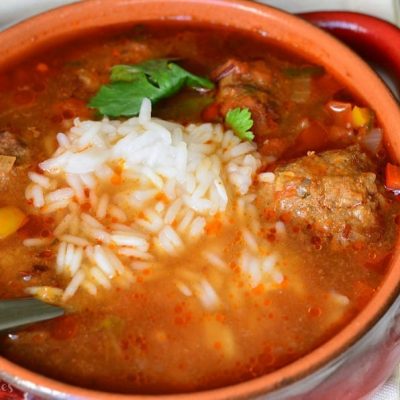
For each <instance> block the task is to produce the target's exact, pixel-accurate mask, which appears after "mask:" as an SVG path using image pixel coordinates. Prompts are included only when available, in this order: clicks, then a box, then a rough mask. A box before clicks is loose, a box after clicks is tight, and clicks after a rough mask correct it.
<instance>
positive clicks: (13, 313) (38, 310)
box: [0, 298, 64, 332]
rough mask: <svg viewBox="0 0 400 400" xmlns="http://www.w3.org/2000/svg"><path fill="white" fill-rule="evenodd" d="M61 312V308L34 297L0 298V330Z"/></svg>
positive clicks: (50, 316)
mask: <svg viewBox="0 0 400 400" xmlns="http://www.w3.org/2000/svg"><path fill="white" fill-rule="evenodd" d="M63 314H64V309H63V308H61V307H57V306H53V305H51V304H47V303H45V302H43V301H41V300H38V299H35V298H23V299H13V300H0V332H5V331H10V330H13V329H16V328H21V327H23V326H25V325H29V324H33V323H35V322H40V321H46V320H48V319H52V318H56V317H60V316H61V315H63Z"/></svg>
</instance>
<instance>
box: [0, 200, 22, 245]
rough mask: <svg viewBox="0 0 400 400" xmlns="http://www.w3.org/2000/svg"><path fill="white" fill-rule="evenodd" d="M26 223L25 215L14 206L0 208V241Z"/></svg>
mask: <svg viewBox="0 0 400 400" xmlns="http://www.w3.org/2000/svg"><path fill="white" fill-rule="evenodd" d="M25 222H26V215H25V214H24V213H23V212H22V211H21V210H20V209H19V208H18V207H14V206H7V207H1V208H0V239H4V238H6V237H7V236H10V235H12V234H13V233H15V232H16V231H17V230H18V229H19V228H21V226H22V225H24V223H25Z"/></svg>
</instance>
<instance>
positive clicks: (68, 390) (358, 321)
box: [0, 0, 400, 400]
mask: <svg viewBox="0 0 400 400" xmlns="http://www.w3.org/2000/svg"><path fill="white" fill-rule="evenodd" d="M162 3H169V4H175V5H179V6H180V7H182V9H183V8H185V7H186V8H187V9H192V12H193V10H194V9H196V10H199V9H201V7H205V6H207V7H209V6H212V7H215V9H216V10H217V9H218V8H220V9H221V10H222V9H224V10H225V11H227V12H228V11H229V12H233V10H236V11H235V12H239V13H240V14H241V16H242V18H248V17H249V16H251V15H253V16H258V17H259V18H265V22H266V23H267V21H275V22H276V21H278V24H281V25H282V27H283V26H289V24H290V25H293V26H296V28H297V29H298V30H299V31H301V35H305V34H306V33H307V35H313V36H315V37H318V39H319V41H320V42H321V43H323V44H324V45H326V46H327V47H329V48H330V49H331V51H332V50H334V51H335V52H337V53H340V54H341V55H342V56H343V55H344V56H345V57H347V58H348V59H349V60H350V61H351V63H352V65H354V67H355V68H357V70H360V71H362V73H363V75H364V76H365V78H367V79H368V82H369V85H370V87H371V88H372V89H374V90H375V92H374V93H375V94H376V93H378V94H379V95H380V96H381V98H382V99H383V100H384V101H385V102H386V108H385V109H383V106H382V109H380V114H381V115H384V116H385V117H388V121H389V122H387V121H386V119H385V120H381V121H380V122H381V125H382V126H384V127H387V126H390V125H392V126H394V123H393V122H396V123H397V125H398V126H400V110H399V109H398V106H397V103H396V101H395V100H394V98H393V96H392V95H391V94H390V92H389V90H388V89H387V88H386V87H385V85H384V84H383V83H382V81H381V80H380V79H379V78H378V77H377V76H376V74H375V73H374V72H373V71H372V70H371V68H370V67H369V66H368V65H367V64H366V63H365V62H364V61H362V60H361V59H360V58H359V57H358V56H357V55H356V54H354V53H353V52H352V51H351V50H350V49H348V48H347V47H346V46H345V45H343V44H342V43H341V42H339V41H338V40H336V39H335V38H333V37H331V36H330V35H328V34H326V33H325V32H323V31H321V30H320V29H318V28H316V27H314V26H312V25H311V24H309V23H308V22H306V21H304V20H302V19H300V18H298V17H296V16H293V15H291V14H289V13H286V12H284V11H281V10H278V9H276V8H274V7H271V6H267V5H263V4H257V3H251V2H248V1H245V0H235V1H231V0H169V1H166V0H164V1H162V0H132V1H129V0H87V1H85V2H78V3H73V4H69V5H65V6H62V7H59V8H56V9H53V10H51V11H47V12H45V13H42V14H39V15H37V16H35V17H32V18H30V19H28V20H25V21H22V22H19V23H18V24H16V25H14V26H12V27H9V28H8V29H6V30H5V31H3V32H1V33H0V49H1V47H2V44H1V41H2V40H3V41H8V40H12V38H13V37H14V38H15V37H16V36H17V35H19V34H20V32H21V31H24V30H29V31H30V30H31V29H33V30H34V31H35V30H36V32H40V29H41V28H40V27H41V26H45V25H46V24H47V23H49V21H51V20H52V19H53V18H57V16H60V15H61V14H63V13H66V15H67V16H71V15H77V14H80V13H82V12H89V11H90V12H94V13H95V12H96V10H97V9H98V7H99V5H100V4H102V5H108V6H109V7H110V6H111V4H112V5H113V6H115V5H118V6H121V7H131V6H133V7H134V6H135V4H139V5H141V6H144V5H146V7H150V6H152V7H154V5H156V4H158V5H160V4H162ZM105 25H108V24H105ZM74 29H75V30H76V28H74V26H72V27H71V30H74ZM244 29H245V30H249V29H250V28H246V27H244ZM281 29H282V28H281ZM25 37H28V36H27V34H26V33H25ZM278 39H279V38H278ZM287 46H288V45H287V44H286V47H287ZM321 46H322V45H321ZM335 54H336V53H335ZM335 57H337V56H335ZM335 57H334V58H335ZM0 64H1V63H0ZM322 64H324V65H325V66H326V63H322ZM332 68H333V67H332ZM333 70H334V68H333ZM353 89H354V88H353ZM394 136H395V133H392V134H390V135H389V137H387V138H386V140H387V142H388V145H389V150H390V151H391V153H392V155H393V156H395V158H396V159H400V146H397V145H398V144H399V143H400V142H397V143H393V142H396V140H395V139H394ZM397 148H398V150H397V151H396V149H397ZM393 260H394V261H393V262H392V263H391V266H390V269H389V271H388V272H387V274H386V277H385V279H384V281H383V283H382V285H381V287H380V288H379V290H378V291H377V293H376V294H375V296H374V298H373V299H372V300H371V301H370V303H369V304H368V305H367V306H366V307H365V308H364V310H362V311H361V312H360V314H359V315H358V316H356V317H355V318H354V319H353V320H352V321H351V322H350V323H349V324H348V325H347V326H346V327H344V328H343V329H342V330H341V331H340V332H339V333H338V334H336V335H335V336H334V337H333V338H332V339H330V340H328V341H327V342H326V343H324V344H322V345H321V346H320V347H318V348H317V349H315V350H314V351H312V352H311V353H309V354H307V355H305V356H304V357H302V358H300V359H299V360H297V361H295V362H293V363H291V364H289V365H287V366H285V367H283V368H281V369H279V370H277V371H275V372H272V373H270V374H267V375H263V376H261V377H259V378H255V379H253V380H250V381H246V382H243V383H239V384H235V385H231V386H226V387H222V388H219V389H212V390H206V391H201V392H194V393H183V394H174V395H158V396H152V395H135V394H119V393H108V392H102V391H97V390H91V389H85V388H81V387H78V386H73V385H70V384H67V383H63V382H61V381H57V380H54V379H51V378H47V377H45V376H42V375H40V374H38V373H35V372H32V371H30V370H28V369H25V368H23V367H20V366H18V365H17V364H14V363H12V362H10V361H8V360H6V359H5V358H3V357H0V371H1V372H0V375H2V376H3V377H4V378H6V379H8V380H9V381H10V383H13V384H15V385H16V386H19V387H21V388H23V389H27V390H31V391H33V392H40V393H42V395H43V394H44V395H48V396H57V397H61V398H65V397H66V395H67V394H68V395H72V396H76V397H80V398H82V397H86V398H93V399H94V398H96V399H98V398H103V399H110V398H113V399H118V398H120V399H123V398H130V399H132V400H133V399H136V400H140V399H143V400H144V399H147V400H149V399H156V398H161V397H162V398H165V399H167V398H169V399H172V398H174V399H176V398H185V397H189V396H190V398H191V399H198V400H200V399H206V398H207V399H211V398H212V399H223V398H237V397H243V396H250V395H257V394H261V393H265V392H266V391H269V392H273V391H274V390H278V389H281V388H283V387H285V386H287V385H289V384H291V383H294V382H298V381H300V380H301V379H302V378H304V377H306V376H309V375H311V374H313V373H314V372H316V371H318V369H319V368H321V367H323V366H325V365H327V364H328V363H329V362H332V361H334V360H335V359H337V358H338V357H339V356H340V355H344V354H345V352H346V350H347V349H349V348H350V347H353V346H355V345H357V342H358V341H359V339H360V338H362V337H363V336H364V335H365V334H366V332H367V331H368V330H369V329H370V328H371V327H372V326H374V325H375V324H376V322H377V321H378V320H379V319H380V318H381V317H382V315H384V313H385V312H386V310H387V309H388V308H389V307H390V305H391V304H392V303H393V302H394V300H395V299H396V298H397V296H398V294H399V292H400V240H399V238H398V240H397V244H396V250H395V254H394V255H393Z"/></svg>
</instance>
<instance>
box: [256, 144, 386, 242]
mask: <svg viewBox="0 0 400 400" xmlns="http://www.w3.org/2000/svg"><path fill="white" fill-rule="evenodd" d="M382 191H383V186H382V185H381V184H379V182H377V178H376V175H375V172H374V166H373V164H372V162H371V161H370V160H369V158H368V157H367V155H366V154H364V153H362V152H361V151H360V149H359V148H358V147H357V146H352V147H349V148H347V149H343V150H332V151H326V152H323V153H320V154H315V153H310V154H309V155H307V156H305V157H302V158H299V159H297V160H295V161H293V162H291V163H289V164H286V165H284V166H280V167H278V168H277V169H276V170H275V181H274V183H273V184H269V185H268V184H267V185H265V186H264V187H263V188H262V189H261V193H262V196H261V201H264V202H266V203H267V204H268V203H269V204H272V207H273V209H274V211H275V212H276V213H277V215H278V216H282V215H284V216H285V217H286V218H287V219H288V220H289V221H290V222H291V223H294V224H297V225H299V226H302V227H307V228H308V229H311V231H312V232H313V233H314V234H317V235H319V236H322V237H327V238H333V239H335V240H337V241H339V242H341V243H346V242H349V241H350V242H352V241H357V240H362V241H365V240H366V239H369V240H377V239H378V238H379V237H380V235H381V233H382V230H383V227H382V224H383V220H382V213H381V209H382V207H384V206H385V204H386V201H387V200H385V198H384V197H383V195H382V194H381V192H382Z"/></svg>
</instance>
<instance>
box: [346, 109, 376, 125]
mask: <svg viewBox="0 0 400 400" xmlns="http://www.w3.org/2000/svg"><path fill="white" fill-rule="evenodd" d="M351 115H352V122H353V127H354V128H361V127H363V126H365V125H367V124H368V123H369V122H370V120H371V112H370V110H369V109H368V108H362V107H357V106H354V107H353V110H352V111H351Z"/></svg>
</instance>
